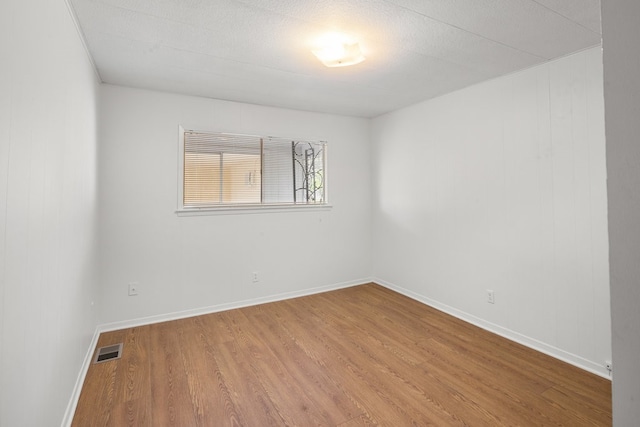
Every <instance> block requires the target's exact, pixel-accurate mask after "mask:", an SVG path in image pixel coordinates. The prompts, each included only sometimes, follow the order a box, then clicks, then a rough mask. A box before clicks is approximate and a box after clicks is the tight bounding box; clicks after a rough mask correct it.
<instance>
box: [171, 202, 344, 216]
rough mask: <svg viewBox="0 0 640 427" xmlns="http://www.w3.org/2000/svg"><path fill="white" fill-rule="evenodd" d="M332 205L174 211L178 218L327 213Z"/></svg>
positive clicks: (219, 207)
mask: <svg viewBox="0 0 640 427" xmlns="http://www.w3.org/2000/svg"><path fill="white" fill-rule="evenodd" d="M332 208H333V206H332V205H328V204H324V205H311V204H310V205H226V206H212V207H206V208H183V209H178V210H177V211H176V215H178V216H202V215H234V214H259V213H273V212H304V211H316V212H317V211H329V210H331V209H332Z"/></svg>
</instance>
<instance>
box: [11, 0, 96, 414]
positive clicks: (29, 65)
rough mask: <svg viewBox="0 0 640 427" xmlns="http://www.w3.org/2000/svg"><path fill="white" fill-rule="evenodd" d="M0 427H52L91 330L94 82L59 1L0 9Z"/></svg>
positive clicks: (14, 0) (18, 2)
mask: <svg viewBox="0 0 640 427" xmlns="http://www.w3.org/2000/svg"><path fill="white" fill-rule="evenodd" d="M0 63H1V64H0V425H1V426H55V425H59V424H60V421H61V420H62V418H63V415H64V413H65V408H66V406H67V403H68V402H69V398H70V397H71V393H72V390H73V389H74V382H75V381H76V378H78V372H79V371H80V369H81V366H82V362H83V357H84V355H85V354H86V353H87V349H88V348H89V344H90V342H91V337H92V334H93V332H94V330H95V327H96V321H95V315H94V312H93V307H92V303H93V301H94V298H95V294H96V285H95V283H96V277H95V268H94V262H95V247H96V203H97V198H96V190H97V184H96V151H97V143H96V141H97V136H96V113H97V112H96V107H97V96H98V85H97V78H96V75H95V73H94V71H93V68H92V66H91V64H90V61H89V59H88V56H87V54H86V52H85V50H84V48H83V45H82V42H81V39H80V37H79V35H78V32H77V30H76V27H75V26H74V23H73V19H72V17H71V15H70V13H69V10H68V9H67V7H66V4H65V2H64V1H63V0H55V1H45V0H30V1H24V0H3V1H2V2H1V3H0Z"/></svg>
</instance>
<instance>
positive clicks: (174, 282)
mask: <svg viewBox="0 0 640 427" xmlns="http://www.w3.org/2000/svg"><path fill="white" fill-rule="evenodd" d="M100 119H101V120H100V137H101V144H100V151H99V156H98V159H99V183H100V184H99V185H100V191H99V195H100V198H99V209H100V242H101V245H100V251H101V253H100V262H101V265H100V273H101V292H102V294H101V296H100V298H99V301H100V307H101V310H100V313H101V314H100V321H101V323H109V322H118V321H128V320H133V319H141V318H145V317H148V316H166V315H167V314H170V313H176V312H182V311H185V310H187V311H189V310H194V309H199V308H205V307H213V306H225V307H227V306H229V305H242V304H245V303H251V302H256V301H262V300H264V299H270V298H278V297H282V296H291V295H296V294H302V293H307V292H314V291H316V290H321V289H327V288H330V287H336V286H345V285H350V284H355V283H361V282H365V281H368V280H369V278H370V269H371V219H370V218H371V215H370V205H371V183H370V162H371V160H370V150H369V121H368V120H366V119H360V118H351V117H344V116H336V115H327V114H318V113H309V112H302V111H294V110H285V109H279V108H272V107H263V106H257V105H250V104H242V103H235V102H228V101H221V100H213V99H205V98H197V97H191V96H183V95H174V94H168V93H160V92H153V91H146V90H138V89H130V88H124V87H118V86H111V85H103V86H102V91H101V115H100ZM179 125H184V126H185V127H187V128H194V129H199V130H213V131H224V132H233V133H246V134H262V135H271V136H282V137H292V138H309V139H321V140H326V141H328V169H329V176H328V191H329V202H330V204H331V205H333V207H332V208H331V209H328V210H303V211H300V210H297V211H294V212H261V213H246V214H233V215H220V214H219V215H208V216H178V215H176V212H175V211H176V208H177V194H178V126H179ZM253 272H258V273H259V282H258V283H253V280H252V279H253V276H252V273H253ZM130 282H138V283H139V286H138V287H139V295H137V296H131V297H130V296H128V294H127V287H128V283H130Z"/></svg>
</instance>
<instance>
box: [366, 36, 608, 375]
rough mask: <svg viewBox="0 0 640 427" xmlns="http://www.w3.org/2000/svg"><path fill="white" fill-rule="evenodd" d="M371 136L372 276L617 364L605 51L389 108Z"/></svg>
mask: <svg viewBox="0 0 640 427" xmlns="http://www.w3.org/2000/svg"><path fill="white" fill-rule="evenodd" d="M372 135H373V141H374V148H373V152H374V160H373V171H372V173H373V177H374V189H373V212H374V219H373V221H374V223H373V227H374V230H375V233H374V243H373V245H374V249H373V266H374V267H373V268H374V272H373V273H374V276H375V277H376V278H377V279H378V280H380V281H381V283H386V284H387V285H390V286H391V287H394V288H396V289H397V290H400V291H402V292H405V293H407V294H409V295H412V296H414V297H416V298H418V299H422V300H423V301H425V302H427V303H430V304H432V305H435V306H436V307H438V308H441V309H444V310H445V311H448V312H450V313H453V314H455V315H458V316H460V317H462V318H464V319H466V320H469V321H471V322H474V323H476V324H479V325H481V326H483V327H485V328H488V329H491V330H493V331H496V332H498V333H501V334H503V335H505V336H507V337H509V338H512V339H514V340H516V341H520V342H522V343H525V344H527V345H529V346H533V347H535V348H538V349H540V350H542V351H545V352H547V353H550V354H552V355H554V356H556V357H559V358H562V359H565V360H568V361H570V362H572V363H574V364H578V365H580V366H582V367H584V368H587V369H589V370H591V371H594V372H598V373H600V374H601V375H608V372H607V371H606V369H605V367H604V363H605V361H608V360H610V358H611V344H610V340H611V332H610V310H609V279H608V262H607V256H608V242H607V205H606V204H607V199H606V169H605V143H604V111H603V95H602V56H601V49H600V48H592V49H590V50H587V51H583V52H580V53H577V54H574V55H571V56H569V57H566V58H562V59H560V60H556V61H553V62H550V63H548V64H545V65H542V66H538V67H535V68H531V69H528V70H525V71H522V72H519V73H516V74H513V75H509V76H506V77H503V78H499V79H496V80H492V81H489V82H486V83H482V84H479V85H476V86H473V87H470V88H467V89H464V90H461V91H458V92H455V93H452V94H449V95H446V96H443V97H440V98H437V99H434V100H431V101H426V102H423V103H420V104H418V105H415V106H412V107H409V108H406V109H403V110H400V111H397V112H394V113H390V114H388V115H385V116H381V117H379V118H377V119H375V120H374V122H373V130H372ZM487 290H493V291H494V292H495V304H489V303H488V302H487Z"/></svg>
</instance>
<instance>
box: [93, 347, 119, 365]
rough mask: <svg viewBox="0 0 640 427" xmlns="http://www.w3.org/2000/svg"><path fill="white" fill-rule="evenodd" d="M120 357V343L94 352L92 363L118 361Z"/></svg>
mask: <svg viewBox="0 0 640 427" xmlns="http://www.w3.org/2000/svg"><path fill="white" fill-rule="evenodd" d="M121 356H122V343H120V344H114V345H108V346H106V347H100V348H99V349H98V351H97V352H96V357H95V359H93V363H100V362H106V361H108V360H114V359H120V357H121Z"/></svg>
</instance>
